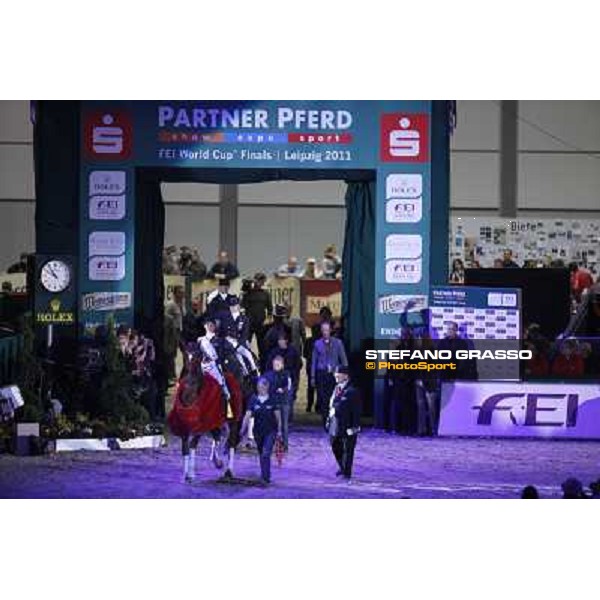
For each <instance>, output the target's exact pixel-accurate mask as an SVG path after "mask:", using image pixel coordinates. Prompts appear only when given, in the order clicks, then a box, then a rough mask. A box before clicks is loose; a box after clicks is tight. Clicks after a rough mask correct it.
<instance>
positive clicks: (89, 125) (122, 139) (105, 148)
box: [83, 110, 133, 160]
mask: <svg viewBox="0 0 600 600" xmlns="http://www.w3.org/2000/svg"><path fill="white" fill-rule="evenodd" d="M83 135H84V146H85V152H86V155H87V157H88V158H93V159H94V160H125V159H128V158H129V157H130V156H131V150H132V146H133V127H132V124H131V118H130V116H129V114H128V113H126V112H125V111H122V110H103V111H94V112H90V113H88V114H87V115H86V117H85V120H84V128H83Z"/></svg>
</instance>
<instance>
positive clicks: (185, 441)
mask: <svg viewBox="0 0 600 600" xmlns="http://www.w3.org/2000/svg"><path fill="white" fill-rule="evenodd" d="M198 439H199V436H194V437H192V438H190V437H189V436H184V437H182V438H181V454H182V456H183V480H184V481H185V482H186V483H191V482H192V481H194V479H195V477H196V473H195V469H196V446H197V445H198Z"/></svg>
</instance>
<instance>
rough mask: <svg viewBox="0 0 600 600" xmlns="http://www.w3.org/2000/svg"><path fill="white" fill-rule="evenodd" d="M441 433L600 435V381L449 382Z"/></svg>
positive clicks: (531, 435) (478, 434) (551, 435)
mask: <svg viewBox="0 0 600 600" xmlns="http://www.w3.org/2000/svg"><path fill="white" fill-rule="evenodd" d="M439 434H440V435H464V436H505V437H552V438H600V384H595V383H590V384H588V383H577V382H576V381H573V382H572V383H569V384H562V383H524V382H515V383H506V382H490V383H476V382H472V383H467V382H455V383H444V384H443V386H442V413H441V418H440V428H439Z"/></svg>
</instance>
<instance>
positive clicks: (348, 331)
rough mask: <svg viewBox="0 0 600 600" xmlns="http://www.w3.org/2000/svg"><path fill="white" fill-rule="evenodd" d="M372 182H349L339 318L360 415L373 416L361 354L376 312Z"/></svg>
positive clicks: (369, 377)
mask: <svg viewBox="0 0 600 600" xmlns="http://www.w3.org/2000/svg"><path fill="white" fill-rule="evenodd" d="M375 202H376V194H375V182H374V181H373V180H371V181H355V182H348V190H347V192H346V228H345V232H344V255H343V257H342V262H343V275H344V277H343V287H342V317H343V323H344V338H345V342H346V348H347V349H348V353H349V362H350V367H351V372H352V374H353V377H354V379H355V382H356V384H357V385H358V386H359V387H360V389H361V392H362V398H363V411H364V412H365V414H371V412H372V392H373V379H372V375H371V373H370V372H369V371H366V370H365V368H364V362H365V361H364V351H365V350H366V349H367V348H368V347H372V345H373V335H374V325H375V323H374V321H375V314H374V311H375V308H374V305H373V302H374V298H375V215H376V213H375V208H376V207H375Z"/></svg>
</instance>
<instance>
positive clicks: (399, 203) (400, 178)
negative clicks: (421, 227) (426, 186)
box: [385, 173, 423, 223]
mask: <svg viewBox="0 0 600 600" xmlns="http://www.w3.org/2000/svg"><path fill="white" fill-rule="evenodd" d="M385 198H386V204H385V220H386V221H387V222H388V223H418V222H419V221H420V220H421V219H422V218H423V176H422V175H419V174H417V173H395V174H392V175H388V176H387V177H386V180H385Z"/></svg>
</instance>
